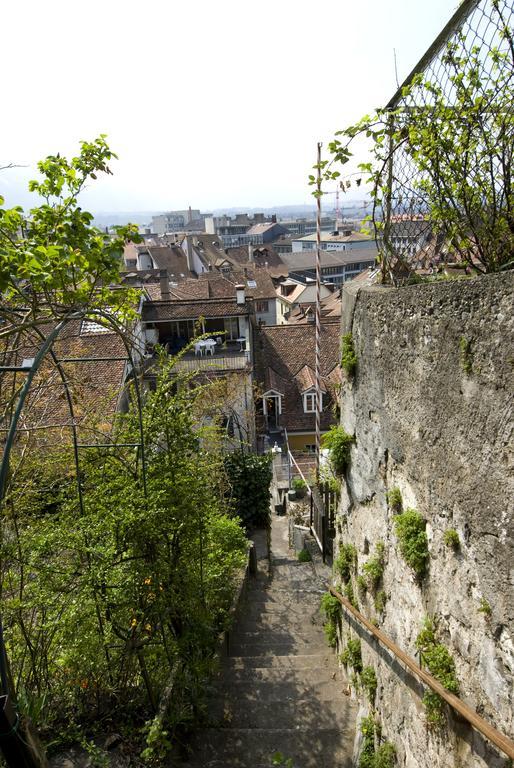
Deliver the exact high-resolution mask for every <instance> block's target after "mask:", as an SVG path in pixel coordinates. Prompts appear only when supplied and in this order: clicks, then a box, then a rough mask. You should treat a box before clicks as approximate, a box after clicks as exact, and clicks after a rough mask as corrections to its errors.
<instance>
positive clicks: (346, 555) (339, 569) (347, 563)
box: [334, 544, 357, 582]
mask: <svg viewBox="0 0 514 768" xmlns="http://www.w3.org/2000/svg"><path fill="white" fill-rule="evenodd" d="M356 567H357V550H356V549H355V547H354V545H353V544H341V546H340V547H339V554H338V555H337V558H336V559H335V561H334V570H335V571H336V573H338V574H339V576H340V577H341V579H342V580H343V581H344V582H347V581H349V580H350V576H351V571H352V569H354V568H356Z"/></svg>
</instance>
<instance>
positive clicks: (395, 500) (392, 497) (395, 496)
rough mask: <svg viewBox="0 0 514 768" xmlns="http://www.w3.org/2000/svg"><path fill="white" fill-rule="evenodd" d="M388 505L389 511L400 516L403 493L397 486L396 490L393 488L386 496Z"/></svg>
mask: <svg viewBox="0 0 514 768" xmlns="http://www.w3.org/2000/svg"><path fill="white" fill-rule="evenodd" d="M386 498H387V503H388V505H389V509H390V510H391V511H392V512H393V514H395V515H398V514H400V512H401V511H402V503H403V502H402V493H401V491H400V489H399V488H398V486H395V487H394V488H391V490H390V491H388V492H387V494H386Z"/></svg>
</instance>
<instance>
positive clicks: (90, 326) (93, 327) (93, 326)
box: [80, 320, 115, 336]
mask: <svg viewBox="0 0 514 768" xmlns="http://www.w3.org/2000/svg"><path fill="white" fill-rule="evenodd" d="M114 332H115V331H114V329H113V328H109V327H106V326H105V325H101V324H100V323H97V322H95V321H94V320H83V321H82V325H81V327H80V335H81V336H84V335H85V334H88V333H114Z"/></svg>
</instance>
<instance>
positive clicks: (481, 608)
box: [478, 597, 492, 618]
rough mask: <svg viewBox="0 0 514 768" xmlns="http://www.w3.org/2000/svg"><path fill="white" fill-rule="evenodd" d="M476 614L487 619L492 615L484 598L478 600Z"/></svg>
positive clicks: (489, 606)
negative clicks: (482, 615) (480, 614)
mask: <svg viewBox="0 0 514 768" xmlns="http://www.w3.org/2000/svg"><path fill="white" fill-rule="evenodd" d="M478 612H479V613H483V614H484V616H486V617H487V618H489V616H490V615H491V613H492V610H491V605H490V603H489V601H488V600H486V599H485V597H481V598H480V605H479V606H478Z"/></svg>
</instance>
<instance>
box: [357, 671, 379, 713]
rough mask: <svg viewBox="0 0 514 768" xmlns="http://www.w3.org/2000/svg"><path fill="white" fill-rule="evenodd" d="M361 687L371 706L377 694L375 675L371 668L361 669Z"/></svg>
mask: <svg viewBox="0 0 514 768" xmlns="http://www.w3.org/2000/svg"><path fill="white" fill-rule="evenodd" d="M361 685H362V687H363V688H364V690H365V691H366V693H367V694H368V698H369V702H370V704H373V702H374V701H375V694H376V692H377V675H376V672H375V670H374V669H373V667H364V668H363V670H362V672H361Z"/></svg>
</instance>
